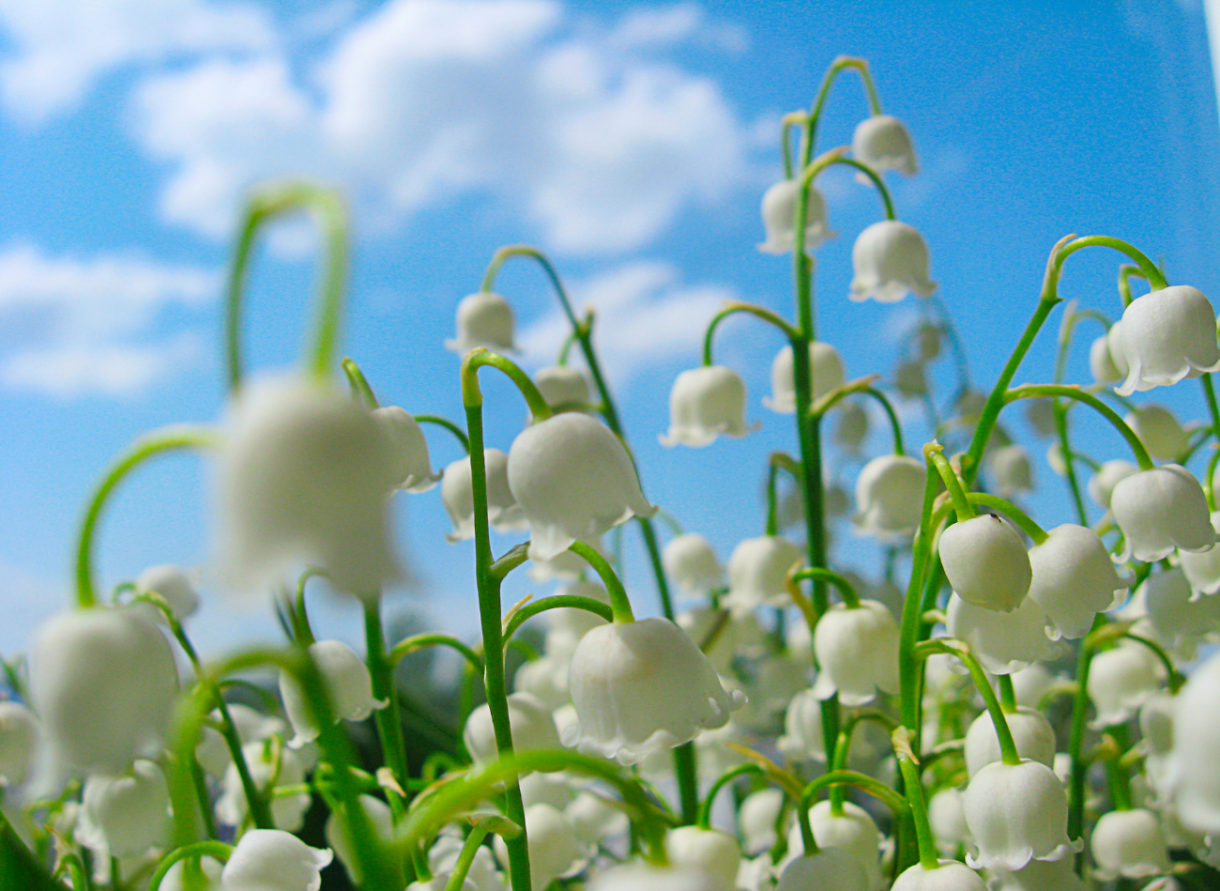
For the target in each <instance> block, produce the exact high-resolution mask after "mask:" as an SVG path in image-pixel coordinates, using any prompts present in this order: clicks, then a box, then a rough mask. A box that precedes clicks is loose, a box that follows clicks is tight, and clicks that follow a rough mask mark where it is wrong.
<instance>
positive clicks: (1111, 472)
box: [1087, 458, 1140, 510]
mask: <svg viewBox="0 0 1220 891" xmlns="http://www.w3.org/2000/svg"><path fill="white" fill-rule="evenodd" d="M1139 469H1140V468H1139V465H1138V464H1134V463H1132V462H1131V461H1124V460H1123V459H1121V458H1116V459H1115V460H1113V461H1107V462H1105V463H1104V464H1102V465H1101V469H1100V470H1098V471H1097V472H1096V473H1095V474H1093V476H1092V477H1091V478H1090V479H1089V485H1088V487H1087V489H1088V493H1089V497H1090V498H1092V499H1093V503H1094V504H1096V505H1097V506H1098V507H1100V508H1103V509H1104V510H1109V509H1110V496H1111V495H1113V494H1114V487H1115V486H1117V485H1118V483H1119V481H1120V480H1124V479H1126V478H1127V477H1129V476H1131V474H1133V473H1139Z"/></svg>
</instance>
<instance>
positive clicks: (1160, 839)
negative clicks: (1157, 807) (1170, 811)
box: [1089, 808, 1172, 881]
mask: <svg viewBox="0 0 1220 891" xmlns="http://www.w3.org/2000/svg"><path fill="white" fill-rule="evenodd" d="M1089 847H1090V849H1091V850H1092V852H1093V860H1094V861H1095V862H1096V863H1097V872H1096V873H1095V875H1096V876H1097V878H1099V879H1101V880H1102V881H1111V880H1113V879H1117V878H1120V877H1122V878H1128V879H1147V878H1151V877H1152V876H1161V875H1167V874H1168V873H1169V871H1170V869H1172V864H1171V863H1170V862H1169V849H1168V847H1167V846H1166V844H1165V836H1164V834H1163V833H1162V832H1161V822H1160V820H1158V819H1157V816H1156V814H1154V813H1153V812H1152V811H1150V810H1146V809H1144V808H1135V809H1134V810H1126V811H1110V812H1109V813H1107V814H1102V815H1101V817H1100V818H1098V820H1097V825H1096V826H1094V827H1093V834H1092V837H1091V838H1090V840H1089Z"/></svg>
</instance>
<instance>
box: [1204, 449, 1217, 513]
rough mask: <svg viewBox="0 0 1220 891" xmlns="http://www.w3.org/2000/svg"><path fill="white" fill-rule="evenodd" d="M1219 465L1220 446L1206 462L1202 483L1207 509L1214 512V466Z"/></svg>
mask: <svg viewBox="0 0 1220 891" xmlns="http://www.w3.org/2000/svg"><path fill="white" fill-rule="evenodd" d="M1218 463H1220V446H1218V447H1216V449H1215V451H1213V452H1212V456H1211V459H1210V460H1209V461H1208V462H1207V478H1206V479H1205V480H1204V481H1203V493H1204V494H1205V495H1207V508H1208V510H1212V511H1214V510H1215V509H1216V486H1215V483H1214V480H1215V477H1216V465H1217V464H1218Z"/></svg>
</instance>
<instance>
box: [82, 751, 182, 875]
mask: <svg viewBox="0 0 1220 891" xmlns="http://www.w3.org/2000/svg"><path fill="white" fill-rule="evenodd" d="M169 835H170V807H169V787H168V786H167V785H166V783H165V775H164V774H163V773H161V768H159V767H158V766H157V765H156V764H154V763H153V762H151V761H143V760H140V761H136V762H135V763H134V764H133V765H132V766H131V768H130V769H129V770H128V771H127V772H125V773H123V774H120V775H118V776H108V775H106V774H100V773H95V774H90V776H89V778H88V779H87V780H85V786H84V790H83V791H82V795H81V822H80V824H79V825H78V827H77V838H79V839H80V840H81V842H82V843H84V844H85V845H87V846H88V847H90V848H93V849H94V850H106V851H108V852H109V854H110V855H112V856H114V857H139V856H142V855H144V854H146V853H147V852H148V849H149V848H153V847H161V846H163V845H164V844H165V843H166V842H167V841H169Z"/></svg>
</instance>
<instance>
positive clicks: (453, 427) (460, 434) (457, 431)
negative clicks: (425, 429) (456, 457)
mask: <svg viewBox="0 0 1220 891" xmlns="http://www.w3.org/2000/svg"><path fill="white" fill-rule="evenodd" d="M415 421H416V423H419V424H435V425H436V426H437V427H444V428H445V429H446V430H448V431H449V432H450V433H452V434H453V436H454V438H455V439H457V441H458V442H460V443H461V444H462V449H463V450H464V451H465V452H466V454H467V455H469V454H470V440H469V439H467V438H466V433H465V431H463V430H462V428H461V427H459V426H458V425H457V424H455V423H453V421H450V420H447V419H445V418H441V417H438V416H437V415H416V416H415Z"/></svg>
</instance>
